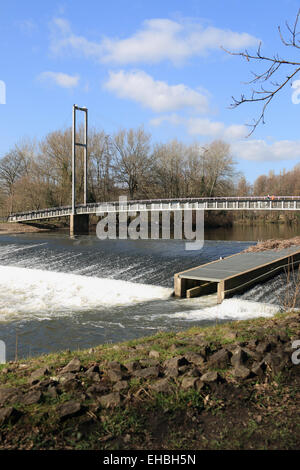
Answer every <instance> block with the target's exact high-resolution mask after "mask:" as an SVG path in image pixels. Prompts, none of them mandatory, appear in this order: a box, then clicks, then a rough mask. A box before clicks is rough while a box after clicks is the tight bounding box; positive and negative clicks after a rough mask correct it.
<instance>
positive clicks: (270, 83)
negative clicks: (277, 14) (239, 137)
mask: <svg viewBox="0 0 300 470" xmlns="http://www.w3.org/2000/svg"><path fill="white" fill-rule="evenodd" d="M299 17H300V9H299V10H298V13H297V15H296V18H295V21H294V24H293V25H292V26H290V25H289V24H288V23H287V22H286V23H285V25H286V29H287V31H286V34H287V36H286V37H285V36H284V34H283V33H282V31H281V28H280V26H278V32H279V37H280V39H281V42H282V43H283V44H284V46H286V47H290V48H292V49H293V50H295V51H296V52H298V50H299V49H300V40H299V39H298V38H299V34H300V31H299V25H298V23H299ZM223 49H224V48H223ZM224 50H225V51H226V52H228V53H229V54H231V55H237V56H241V57H244V58H245V59H246V60H247V61H248V62H251V61H254V62H259V63H262V64H264V65H265V70H264V71H263V72H259V73H256V72H251V73H252V75H253V78H252V80H250V81H249V82H247V83H246V84H247V85H250V86H251V87H252V88H251V93H250V94H249V96H245V95H244V94H242V95H241V96H240V98H239V99H236V98H234V97H232V99H233V102H232V104H231V108H236V107H237V106H240V105H241V104H243V103H249V102H250V103H253V102H261V103H262V109H261V112H260V115H259V116H258V117H257V119H254V124H247V125H248V126H249V127H250V128H251V129H252V130H251V131H250V133H249V135H251V134H252V133H253V132H254V131H255V129H256V127H257V126H258V124H259V123H263V124H264V123H265V111H266V108H267V106H268V105H269V104H270V103H271V101H272V100H273V98H274V97H275V96H276V95H278V93H279V92H280V91H281V90H282V89H283V88H284V87H285V86H286V85H287V84H288V83H289V82H290V81H291V80H292V78H294V77H295V75H296V74H297V73H298V72H299V71H300V62H299V60H297V59H296V60H291V59H286V58H283V57H280V56H279V55H278V53H275V54H274V55H273V56H269V55H264V54H263V53H262V51H261V43H260V44H259V46H258V49H257V51H256V53H255V54H250V53H249V52H248V51H247V50H245V51H243V52H231V51H228V50H226V49H224ZM284 70H285V73H284V74H283V76H282V75H280V72H283V71H284ZM253 86H254V88H253Z"/></svg>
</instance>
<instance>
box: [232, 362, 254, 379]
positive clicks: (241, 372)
mask: <svg viewBox="0 0 300 470" xmlns="http://www.w3.org/2000/svg"><path fill="white" fill-rule="evenodd" d="M233 374H234V376H235V377H237V378H239V379H247V378H248V377H249V376H250V370H249V369H248V367H245V366H243V365H237V366H236V367H235V368H234V370H233Z"/></svg>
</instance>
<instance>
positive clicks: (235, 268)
mask: <svg viewBox="0 0 300 470" xmlns="http://www.w3.org/2000/svg"><path fill="white" fill-rule="evenodd" d="M299 263H300V246H293V247H290V248H285V249H283V250H265V251H261V252H252V253H251V252H249V253H237V254H235V255H231V256H228V257H226V258H223V259H219V260H216V261H212V262H210V263H206V264H203V265H201V266H197V267H195V268H191V269H188V270H186V271H182V272H180V273H176V274H175V275H174V295H175V297H186V298H191V297H199V296H202V295H207V294H211V293H214V292H217V301H218V303H221V302H222V301H223V300H224V299H225V298H226V297H230V296H232V295H233V294H235V293H241V292H244V291H246V290H247V289H248V288H249V287H251V286H253V285H254V284H257V283H259V282H261V281H265V280H267V279H270V278H272V277H274V276H276V275H277V274H278V273H279V272H281V271H283V270H286V271H287V272H288V273H290V272H291V271H292V270H293V268H294V267H295V266H297V265H299Z"/></svg>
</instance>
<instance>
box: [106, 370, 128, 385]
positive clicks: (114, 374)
mask: <svg viewBox="0 0 300 470" xmlns="http://www.w3.org/2000/svg"><path fill="white" fill-rule="evenodd" d="M106 375H107V377H108V378H109V380H111V382H119V381H120V380H122V379H123V375H124V374H123V372H122V371H121V370H118V369H108V370H107V372H106Z"/></svg>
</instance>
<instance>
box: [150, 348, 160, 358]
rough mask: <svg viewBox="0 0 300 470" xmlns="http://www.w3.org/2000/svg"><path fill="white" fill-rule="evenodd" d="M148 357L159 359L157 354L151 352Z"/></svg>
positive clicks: (156, 352)
mask: <svg viewBox="0 0 300 470" xmlns="http://www.w3.org/2000/svg"><path fill="white" fill-rule="evenodd" d="M149 357H152V358H153V359H159V352H158V351H154V350H152V351H150V352H149Z"/></svg>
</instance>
